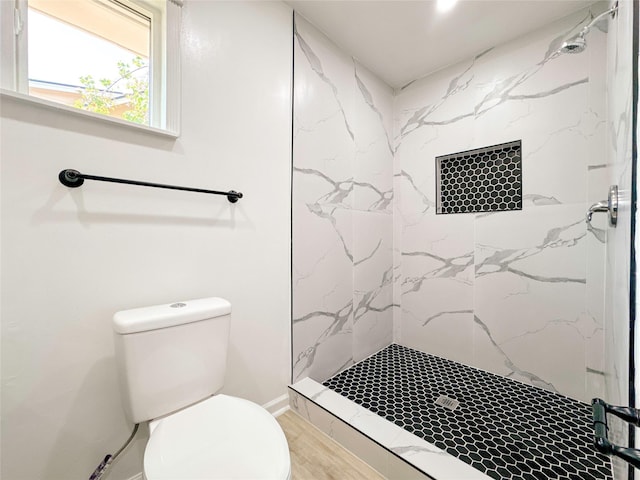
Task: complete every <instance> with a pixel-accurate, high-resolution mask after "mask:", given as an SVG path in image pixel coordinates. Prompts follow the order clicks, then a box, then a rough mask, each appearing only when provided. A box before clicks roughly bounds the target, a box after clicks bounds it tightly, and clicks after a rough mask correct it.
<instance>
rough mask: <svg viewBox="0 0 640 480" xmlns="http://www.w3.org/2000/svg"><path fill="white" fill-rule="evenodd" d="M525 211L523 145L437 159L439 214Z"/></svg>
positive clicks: (517, 141) (517, 142)
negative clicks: (523, 197) (523, 209)
mask: <svg viewBox="0 0 640 480" xmlns="http://www.w3.org/2000/svg"><path fill="white" fill-rule="evenodd" d="M505 210H522V142H521V141H520V140H516V141H514V142H509V143H502V144H500V145H494V146H491V147H484V148H477V149H475V150H468V151H466V152H459V153H453V154H451V155H443V156H440V157H436V213H439V214H443V213H477V212H500V211H505Z"/></svg>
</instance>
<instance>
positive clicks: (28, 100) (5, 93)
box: [0, 88, 180, 139]
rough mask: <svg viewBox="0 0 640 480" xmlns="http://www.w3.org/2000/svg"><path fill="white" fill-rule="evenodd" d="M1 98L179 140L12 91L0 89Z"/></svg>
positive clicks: (171, 134) (166, 132)
mask: <svg viewBox="0 0 640 480" xmlns="http://www.w3.org/2000/svg"><path fill="white" fill-rule="evenodd" d="M0 97H1V98H2V99H3V100H4V99H5V98H9V99H12V100H16V101H18V102H20V103H24V104H28V105H33V106H34V107H36V108H45V109H47V110H54V111H56V112H62V114H63V115H73V116H75V117H82V118H85V119H89V120H90V121H96V122H98V123H102V124H103V125H104V124H111V125H118V126H120V127H124V128H128V129H131V130H137V131H140V132H144V133H148V134H152V135H159V136H162V137H165V138H172V139H177V138H178V137H179V136H180V134H179V133H177V132H171V131H169V130H163V129H161V128H155V127H149V126H147V125H139V124H137V123H132V122H127V121H126V120H120V119H119V118H114V117H108V116H106V115H101V114H99V113H93V112H87V111H86V110H80V109H78V108H73V107H69V106H67V105H62V104H60V103H56V102H52V101H49V100H44V99H42V98H37V97H32V96H30V95H25V94H24V93H18V92H13V91H11V90H6V89H4V88H3V89H0Z"/></svg>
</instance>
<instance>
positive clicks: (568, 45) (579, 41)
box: [557, 2, 618, 53]
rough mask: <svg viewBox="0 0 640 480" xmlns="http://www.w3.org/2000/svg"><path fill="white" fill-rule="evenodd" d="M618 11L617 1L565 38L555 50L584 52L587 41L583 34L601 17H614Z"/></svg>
mask: <svg viewBox="0 0 640 480" xmlns="http://www.w3.org/2000/svg"><path fill="white" fill-rule="evenodd" d="M617 11H618V2H616V3H614V4H613V6H612V7H611V8H610V9H609V10H607V11H606V12H602V13H601V14H600V15H598V16H597V17H595V18H594V19H593V20H591V22H589V24H588V25H586V26H585V27H583V28H582V30H580V33H578V34H577V35H574V36H573V37H571V38H569V39H568V40H565V41H564V42H563V43H562V46H561V47H560V48H559V49H558V50H557V51H558V52H560V53H581V52H584V49H585V48H587V41H586V40H585V38H584V37H585V36H586V35H587V33H589V30H591V28H592V27H593V26H594V25H596V24H597V23H598V22H600V21H601V20H602V19H603V18H606V17H607V16H610V17H611V18H615V16H616V12H617Z"/></svg>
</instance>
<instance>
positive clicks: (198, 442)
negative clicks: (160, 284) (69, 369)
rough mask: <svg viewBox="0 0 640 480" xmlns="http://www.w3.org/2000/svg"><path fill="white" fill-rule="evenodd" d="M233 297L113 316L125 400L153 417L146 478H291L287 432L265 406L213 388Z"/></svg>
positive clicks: (131, 410)
mask: <svg viewBox="0 0 640 480" xmlns="http://www.w3.org/2000/svg"><path fill="white" fill-rule="evenodd" d="M230 314H231V304H230V303H229V302H227V301H226V300H223V299H221V298H203V299H200V300H191V301H187V302H181V303H174V304H171V305H158V306H154V307H146V308H137V309H134V310H126V311H122V312H118V313H116V314H115V315H114V317H113V328H114V331H115V346H116V361H117V364H118V371H119V374H120V381H121V386H122V394H123V402H124V407H125V412H126V414H127V416H128V418H129V419H130V420H131V421H133V422H134V423H141V422H145V421H147V420H151V422H150V423H149V430H150V433H151V436H150V438H149V443H148V444H147V447H146V450H145V452H144V477H145V479H146V480H160V479H162V480H195V479H197V480H210V479H246V480H249V479H250V480H258V479H273V480H288V479H290V478H291V462H290V458H289V448H288V445H287V440H286V438H285V436H284V433H283V432H282V429H281V428H280V425H278V422H276V420H275V419H274V418H273V416H271V415H270V414H269V412H267V411H266V410H265V409H264V408H262V407H260V406H259V405H256V404H255V403H252V402H250V401H248V400H243V399H241V398H235V397H230V396H227V395H221V394H218V395H214V394H215V393H216V392H217V391H219V390H220V389H221V388H222V385H223V383H224V374H225V368H226V357H227V346H228V339H229V324H230Z"/></svg>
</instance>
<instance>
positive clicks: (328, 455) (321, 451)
mask: <svg viewBox="0 0 640 480" xmlns="http://www.w3.org/2000/svg"><path fill="white" fill-rule="evenodd" d="M277 420H278V423H280V426H281V427H282V429H283V430H284V434H285V436H286V437H287V441H288V442H289V451H290V453H291V477H292V480H384V477H382V476H381V475H380V474H379V473H378V472H376V471H375V470H374V469H372V468H371V467H370V466H369V465H367V464H366V463H364V462H363V461H362V460H360V459H359V458H358V457H356V456H355V455H353V454H352V453H351V452H349V451H347V450H345V449H344V448H343V447H342V446H340V445H339V444H338V443H336V442H335V441H334V440H332V439H331V438H329V437H328V436H327V435H325V434H324V433H322V432H321V431H320V430H318V429H317V428H316V427H314V426H313V425H311V424H310V423H309V422H307V421H306V420H304V419H303V418H302V417H300V416H299V415H297V414H295V413H293V412H292V411H291V410H289V411H287V412H286V413H284V414H282V415H280V416H279V417H278V418H277Z"/></svg>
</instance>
